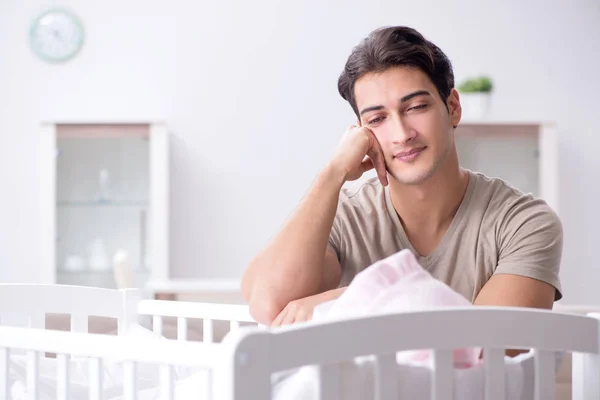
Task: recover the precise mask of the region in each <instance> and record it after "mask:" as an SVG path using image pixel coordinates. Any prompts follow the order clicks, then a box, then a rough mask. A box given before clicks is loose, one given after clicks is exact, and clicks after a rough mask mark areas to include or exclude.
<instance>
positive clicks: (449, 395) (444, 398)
mask: <svg viewBox="0 0 600 400" xmlns="http://www.w3.org/2000/svg"><path fill="white" fill-rule="evenodd" d="M431 400H454V366H453V351H452V350H440V349H437V350H433V375H432V380H431Z"/></svg>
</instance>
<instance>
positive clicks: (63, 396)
mask: <svg viewBox="0 0 600 400" xmlns="http://www.w3.org/2000/svg"><path fill="white" fill-rule="evenodd" d="M56 358H57V360H58V369H57V370H56V372H57V373H56V379H57V381H56V398H57V400H68V399H69V356H68V355H66V354H57V355H56Z"/></svg>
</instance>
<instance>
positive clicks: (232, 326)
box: [229, 321, 240, 331]
mask: <svg viewBox="0 0 600 400" xmlns="http://www.w3.org/2000/svg"><path fill="white" fill-rule="evenodd" d="M239 328H240V322H239V321H229V331H235V330H237V329H239Z"/></svg>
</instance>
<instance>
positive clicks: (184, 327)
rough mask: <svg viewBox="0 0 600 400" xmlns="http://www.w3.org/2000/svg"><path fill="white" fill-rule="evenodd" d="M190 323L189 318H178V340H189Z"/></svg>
mask: <svg viewBox="0 0 600 400" xmlns="http://www.w3.org/2000/svg"><path fill="white" fill-rule="evenodd" d="M187 331H188V321H187V318H184V317H177V340H187Z"/></svg>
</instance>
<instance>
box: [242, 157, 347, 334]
mask: <svg viewBox="0 0 600 400" xmlns="http://www.w3.org/2000/svg"><path fill="white" fill-rule="evenodd" d="M342 184H343V177H342V175H341V174H340V173H338V172H337V171H336V170H335V169H333V168H326V169H324V170H323V171H322V172H321V173H320V174H319V176H318V177H317V179H316V181H315V183H314V184H313V186H312V187H311V189H310V190H309V192H308V193H307V195H306V196H305V198H304V199H303V201H302V202H301V204H300V205H299V206H298V208H297V209H296V211H295V212H294V214H293V215H292V216H291V217H290V219H289V220H288V221H287V223H286V224H285V226H284V228H283V229H282V231H281V232H280V233H279V234H278V235H277V236H276V237H275V239H274V240H273V242H272V243H271V244H270V245H269V246H268V247H267V248H266V249H265V250H263V251H262V252H260V253H259V254H258V255H257V256H256V257H255V258H254V259H253V260H252V262H251V263H250V265H249V266H248V268H247V269H246V271H245V273H244V277H243V279H242V294H243V296H244V298H245V300H246V301H247V302H248V303H249V305H250V313H251V314H252V316H253V317H254V319H256V320H257V321H258V322H260V323H263V324H269V325H270V324H271V322H272V321H273V320H274V319H275V317H276V316H277V315H278V314H279V313H280V312H281V310H283V308H284V307H285V306H286V305H287V304H288V303H289V302H290V301H292V300H296V299H300V298H303V297H307V296H311V295H314V294H317V293H319V292H321V291H324V290H328V289H333V288H334V287H335V286H337V285H338V284H339V282H340V279H341V273H342V270H341V267H340V264H339V262H338V260H337V256H336V255H335V254H333V258H335V260H333V259H332V257H331V255H332V254H331V253H332V252H331V251H328V252H327V253H330V254H329V255H328V256H327V253H326V249H327V239H328V237H329V232H330V231H331V226H332V224H333V219H334V217H335V212H336V209H337V203H338V198H339V192H340V189H341V187H342ZM324 255H326V256H325V257H324ZM326 261H327V262H326ZM325 283H326V284H325ZM333 285H335V286H333Z"/></svg>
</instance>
